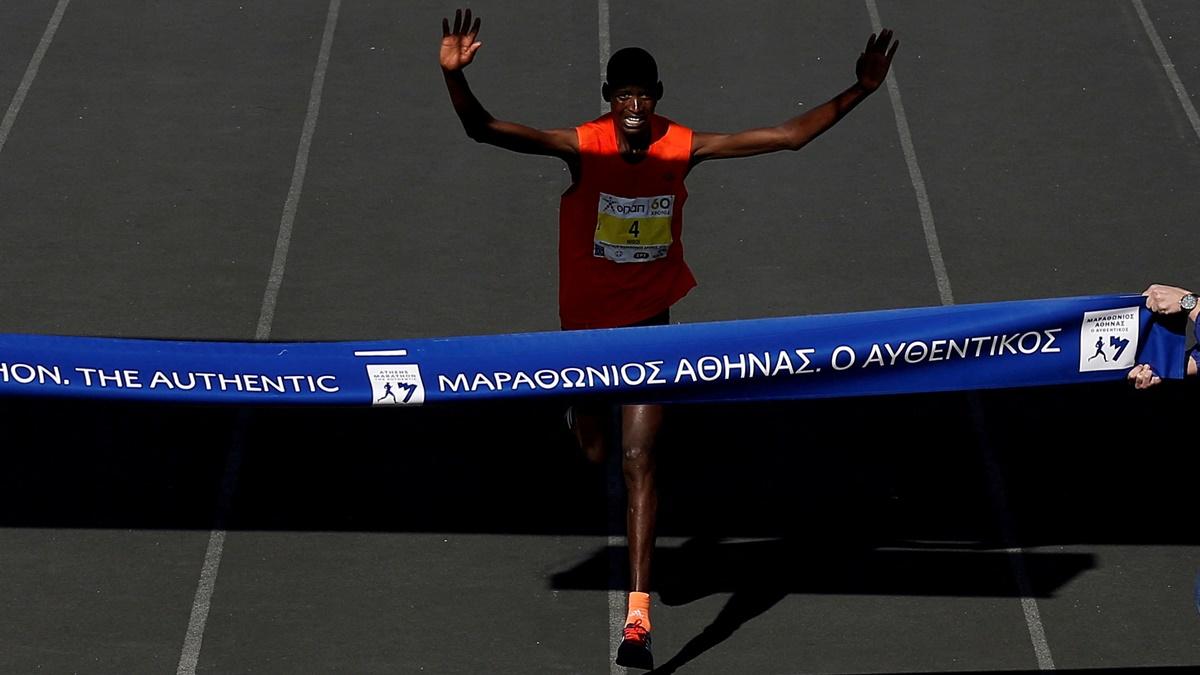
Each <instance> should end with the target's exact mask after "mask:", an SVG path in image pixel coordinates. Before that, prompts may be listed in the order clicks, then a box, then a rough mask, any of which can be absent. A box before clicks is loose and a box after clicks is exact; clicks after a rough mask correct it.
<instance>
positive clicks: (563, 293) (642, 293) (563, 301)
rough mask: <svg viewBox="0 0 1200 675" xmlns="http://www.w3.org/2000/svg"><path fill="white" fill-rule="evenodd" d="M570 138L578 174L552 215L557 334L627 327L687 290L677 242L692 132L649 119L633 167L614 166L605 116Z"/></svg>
mask: <svg viewBox="0 0 1200 675" xmlns="http://www.w3.org/2000/svg"><path fill="white" fill-rule="evenodd" d="M576 133H577V134H578V137H579V175H578V176H577V177H576V182H575V184H574V185H572V186H571V187H570V188H569V189H568V190H567V191H566V192H565V193H563V196H562V202H561V205H560V207H559V216H558V226H559V236H558V237H559V238H558V267H559V285H558V290H559V292H558V300H559V303H558V304H559V317H560V318H561V320H562V327H563V328H566V329H579V328H613V327H617V326H627V325H629V324H633V323H637V322H638V321H642V320H644V319H647V318H650V317H652V316H655V315H656V314H659V313H660V312H662V311H663V310H665V309H667V308H669V307H670V306H671V305H673V304H675V302H677V301H678V300H679V299H680V298H682V297H683V296H684V295H687V292H688V291H690V290H691V289H692V287H694V286H695V285H696V279H695V277H693V276H692V271H691V270H690V269H688V266H687V263H685V262H684V260H683V241H682V240H681V234H682V231H683V205H684V202H686V201H687V189H686V188H685V187H684V185H683V179H684V177H685V176H686V174H687V171H688V165H689V163H690V162H691V155H692V130H691V129H688V128H687V127H682V126H679V125H678V124H675V123H674V122H671V121H670V120H668V119H666V118H663V117H659V116H657V115H655V116H654V117H653V118H651V136H652V138H653V140H652V142H651V144H650V148H649V149H648V151H647V152H646V155H645V157H644V158H643V159H642V160H641V161H638V162H628V161H626V160H624V159H622V158H621V154H620V151H619V149H618V146H617V135H616V128H615V127H614V123H613V119H612V116H611V115H604V116H602V117H600V118H598V119H596V120H593V121H591V122H587V123H585V124H583V125H580V126H579V127H576Z"/></svg>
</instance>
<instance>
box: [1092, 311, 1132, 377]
mask: <svg viewBox="0 0 1200 675" xmlns="http://www.w3.org/2000/svg"><path fill="white" fill-rule="evenodd" d="M1138 311H1139V308H1138V307H1123V308H1121V309H1107V310H1101V311H1096V312H1084V315H1083V322H1082V323H1081V325H1080V329H1079V372H1081V373H1085V372H1089V371H1096V370H1125V369H1128V368H1132V367H1133V366H1134V361H1135V359H1136V357H1137V350H1138Z"/></svg>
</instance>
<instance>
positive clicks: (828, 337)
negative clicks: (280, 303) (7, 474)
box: [0, 295, 1185, 405]
mask: <svg viewBox="0 0 1200 675" xmlns="http://www.w3.org/2000/svg"><path fill="white" fill-rule="evenodd" d="M1143 301H1144V299H1143V298H1142V297H1141V296H1136V295H1123V296H1093V297H1080V298H1060V299H1050V300H1026V301H1017V302H999V303H987V304H977V305H957V306H951V307H929V308H916V309H897V310H886V311H875V312H859V313H853V314H833V315H822V316H806V317H790V318H775V319H756V320H749V321H727V322H717V323H698V324H683V325H672V326H652V327H645V328H623V329H610V330H591V331H572V332H547V333H524V334H513V335H488V336H474V337H453V338H442V339H418V340H395V341H375V342H313V343H278V342H270V343H254V342H187V341H173V340H133V339H116V338H91V337H66V336H47V335H0V395H10V396H12V395H15V396H37V395H44V396H75V397H94V398H116V399H141V400H154V401H179V402H193V403H228V404H262V403H279V404H289V405H294V404H315V405H420V404H433V403H448V402H456V401H471V400H494V399H503V398H517V397H567V398H576V397H580V396H592V395H599V396H611V397H614V398H619V399H621V400H624V401H629V402H653V401H750V400H768V399H804V398H826V397H839V396H863V395H876V394H905V393H919V392H935V391H954V390H968V389H985V388H997V387H1023V386H1036V385H1052V384H1069V383H1084V382H1096V381H1103V380H1114V379H1121V378H1124V377H1125V373H1126V372H1127V371H1128V370H1129V368H1131V367H1132V366H1133V365H1135V364H1136V363H1150V364H1151V365H1152V366H1153V367H1154V369H1155V371H1156V372H1158V373H1159V374H1160V375H1162V376H1163V377H1166V378H1181V377H1183V373H1184V370H1183V368H1184V358H1185V357H1184V345H1185V336H1184V335H1183V333H1182V332H1179V331H1181V330H1182V328H1181V327H1180V328H1171V327H1167V326H1166V325H1163V324H1160V323H1159V322H1157V321H1156V320H1155V319H1154V317H1153V315H1152V314H1151V313H1150V312H1149V311H1148V310H1146V309H1145V308H1144V306H1143Z"/></svg>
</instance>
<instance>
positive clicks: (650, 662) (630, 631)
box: [617, 619, 654, 670]
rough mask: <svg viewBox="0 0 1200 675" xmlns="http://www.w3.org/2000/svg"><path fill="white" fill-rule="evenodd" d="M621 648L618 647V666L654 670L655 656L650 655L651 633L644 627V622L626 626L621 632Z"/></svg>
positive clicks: (635, 621)
mask: <svg viewBox="0 0 1200 675" xmlns="http://www.w3.org/2000/svg"><path fill="white" fill-rule="evenodd" d="M621 634H622V639H621V646H620V647H617V665H618V666H624V667H626V668H642V669H644V670H654V655H653V654H651V653H650V631H648V630H646V628H645V627H644V626H642V620H641V619H636V620H634V622H633V623H627V624H625V629H624V630H623V631H621Z"/></svg>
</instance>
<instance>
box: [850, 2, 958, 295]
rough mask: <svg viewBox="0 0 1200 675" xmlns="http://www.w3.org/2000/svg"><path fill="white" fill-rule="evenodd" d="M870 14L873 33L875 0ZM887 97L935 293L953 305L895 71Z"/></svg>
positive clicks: (876, 13)
mask: <svg viewBox="0 0 1200 675" xmlns="http://www.w3.org/2000/svg"><path fill="white" fill-rule="evenodd" d="M866 2H867V11H868V12H870V13H871V25H872V26H873V28H874V30H875V32H876V33H878V32H879V31H881V30H883V23H882V22H881V21H880V20H879V8H878V7H876V6H875V0H866ZM887 89H888V97H889V98H891V100H892V111H893V112H894V113H895V115H896V131H897V132H899V134H900V147H901V148H902V149H903V150H904V161H905V163H906V164H908V175H909V177H910V178H911V179H912V186H913V191H914V192H916V193H917V208H918V209H919V210H920V212H921V228H922V229H923V230H924V231H925V247H926V248H927V249H928V250H929V262H930V263H932V265H933V276H934V278H935V279H937V287H938V296H939V297H941V300H942V304H943V305H953V304H954V293H953V292H952V291H951V290H950V276H949V275H948V274H946V263H945V261H944V260H942V247H941V245H940V244H938V235H937V228H936V227H934V224H933V208H932V207H930V205H929V193H928V192H927V191H926V190H925V179H924V178H923V177H922V176H921V166H920V165H919V164H918V163H917V151H916V148H915V147H914V146H913V140H912V132H911V131H909V129H908V116H907V115H905V114H904V103H903V102H901V101H900V85H899V83H897V81H896V71H895V69H894V68H893V69H892V72H890V73H888V76H887Z"/></svg>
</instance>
